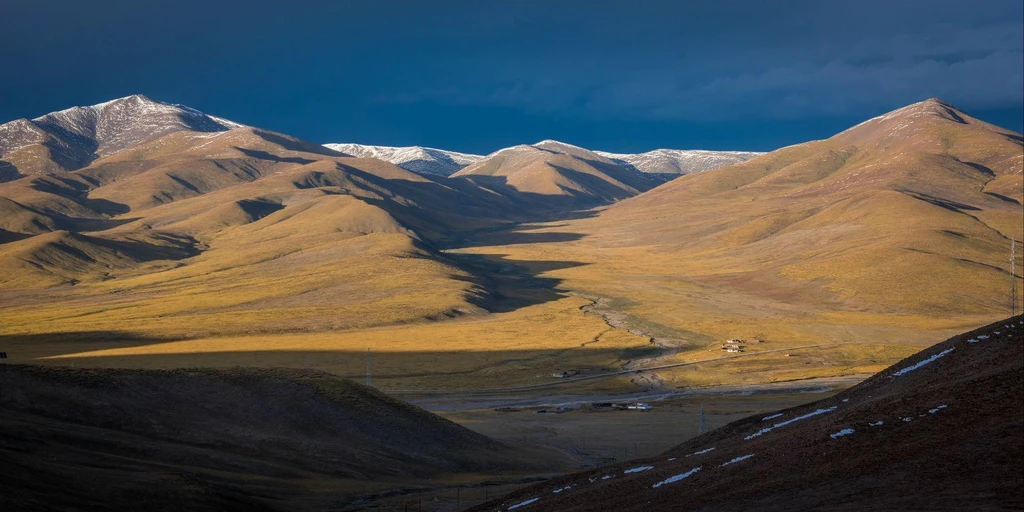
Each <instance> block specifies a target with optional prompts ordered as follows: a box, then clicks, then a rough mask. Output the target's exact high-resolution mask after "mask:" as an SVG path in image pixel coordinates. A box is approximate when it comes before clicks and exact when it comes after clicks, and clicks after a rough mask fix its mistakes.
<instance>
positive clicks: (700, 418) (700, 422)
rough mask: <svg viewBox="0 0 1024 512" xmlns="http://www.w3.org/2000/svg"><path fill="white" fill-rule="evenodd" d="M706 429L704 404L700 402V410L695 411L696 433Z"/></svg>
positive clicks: (706, 420)
mask: <svg viewBox="0 0 1024 512" xmlns="http://www.w3.org/2000/svg"><path fill="white" fill-rule="evenodd" d="M707 431H708V419H707V418H705V417H704V404H700V410H699V411H697V435H698V436H699V435H701V434H703V433H705V432H707Z"/></svg>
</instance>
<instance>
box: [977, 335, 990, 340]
mask: <svg viewBox="0 0 1024 512" xmlns="http://www.w3.org/2000/svg"><path fill="white" fill-rule="evenodd" d="M978 339H979V340H987V339H988V335H987V334H979V335H978Z"/></svg>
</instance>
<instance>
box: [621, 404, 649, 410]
mask: <svg viewBox="0 0 1024 512" xmlns="http://www.w3.org/2000/svg"><path fill="white" fill-rule="evenodd" d="M626 409H629V410H631V411H649V410H651V409H653V407H651V406H650V404H645V403H641V402H637V403H635V404H629V405H627V406H626Z"/></svg>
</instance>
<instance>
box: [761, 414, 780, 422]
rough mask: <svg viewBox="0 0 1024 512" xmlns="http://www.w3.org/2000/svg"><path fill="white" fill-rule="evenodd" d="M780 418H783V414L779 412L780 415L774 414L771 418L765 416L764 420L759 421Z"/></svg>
mask: <svg viewBox="0 0 1024 512" xmlns="http://www.w3.org/2000/svg"><path fill="white" fill-rule="evenodd" d="M780 416H783V414H782V413H781V412H780V413H776V414H772V415H771V416H765V417H764V418H761V421H768V420H774V419H775V418H778V417H780Z"/></svg>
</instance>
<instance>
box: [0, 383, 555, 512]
mask: <svg viewBox="0 0 1024 512" xmlns="http://www.w3.org/2000/svg"><path fill="white" fill-rule="evenodd" d="M0 388H2V389H3V393H2V394H0V412H2V413H0V454H2V457H3V460H4V463H3V464H2V465H0V478H2V479H3V481H4V492H3V493H0V508H3V509H4V510H28V509H31V510H69V509H74V510H139V509H141V508H144V509H146V510H181V509H183V508H185V509H189V510H338V509H351V508H352V506H353V501H352V500H353V496H354V495H356V494H361V493H362V492H363V487H362V485H361V484H360V482H367V481H372V480H378V481H389V482H392V484H393V485H395V486H402V485H403V483H402V482H405V484H406V485H423V483H425V482H426V479H427V478H437V477H439V476H443V475H449V474H454V473H473V474H496V473H498V472H501V471H517V470H522V469H536V468H539V467H542V465H543V463H540V462H527V457H529V456H531V455H528V454H526V453H523V452H522V451H521V450H519V449H513V448H511V447H509V446H506V445H503V444H501V443H499V442H496V441H494V440H492V439H490V438H487V437H485V436H482V435H480V434H476V433H474V432H472V431H470V430H468V429H465V428H463V427H460V426H458V425H456V424H454V423H451V422H449V421H447V420H444V419H442V418H440V417H438V416H435V415H432V414H430V413H428V412H426V411H423V410H421V409H418V408H416V407H413V406H411V405H408V404H406V403H404V402H400V401H398V400H395V399H392V398H389V397H388V396H386V395H384V394H383V393H380V392H378V391H376V390H375V389H373V388H368V387H365V386H362V385H359V384H355V383H352V382H351V381H347V380H344V379H340V378H337V377H335V376H332V375H328V374H324V373H321V372H315V371H303V370H283V369H272V370H258V369H243V368H236V369H221V370H217V369H205V370H200V369H191V370H175V371H137V370H136V371H132V370H83V369H77V370H76V369H69V368H44V367H33V366H12V365H5V366H0ZM534 455H536V454H534Z"/></svg>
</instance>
